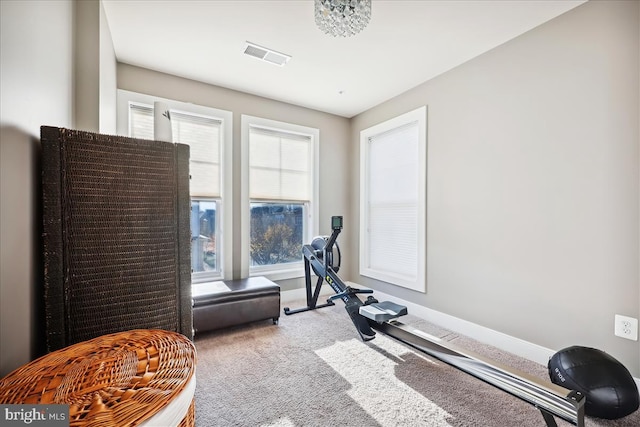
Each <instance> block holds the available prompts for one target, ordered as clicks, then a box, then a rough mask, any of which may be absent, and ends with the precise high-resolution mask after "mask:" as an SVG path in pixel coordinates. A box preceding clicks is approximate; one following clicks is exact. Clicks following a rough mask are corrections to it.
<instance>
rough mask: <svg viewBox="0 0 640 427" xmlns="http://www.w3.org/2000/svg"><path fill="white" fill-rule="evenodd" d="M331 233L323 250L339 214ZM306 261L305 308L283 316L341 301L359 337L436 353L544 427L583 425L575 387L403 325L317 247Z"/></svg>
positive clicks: (395, 309)
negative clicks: (533, 413) (514, 401)
mask: <svg viewBox="0 0 640 427" xmlns="http://www.w3.org/2000/svg"><path fill="white" fill-rule="evenodd" d="M331 224H332V229H333V234H332V235H331V237H330V238H328V239H327V240H326V242H327V244H326V245H325V247H324V248H323V252H324V254H326V253H327V252H328V251H331V250H332V249H333V245H334V244H335V241H336V239H337V237H338V234H339V233H340V231H341V229H342V217H332V218H331ZM302 251H303V255H304V261H305V282H306V290H307V306H306V307H302V308H299V309H295V310H291V309H289V308H288V307H285V309H284V313H285V314H287V315H290V314H295V313H301V312H303V311H308V310H315V309H318V308H322V307H327V306H331V305H335V304H334V302H333V300H335V299H341V300H342V301H343V302H344V304H345V309H346V310H347V313H348V314H349V317H350V318H351V320H352V322H353V324H354V325H355V327H356V330H357V331H358V333H359V334H360V337H361V338H362V340H363V341H369V340H372V339H373V338H375V332H374V330H375V331H378V332H381V333H383V334H385V335H387V336H389V337H391V338H393V339H395V340H397V341H399V342H401V343H403V344H405V345H407V346H409V347H411V348H413V349H415V350H417V351H419V352H421V353H424V354H426V355H429V356H432V357H435V358H436V359H439V360H441V361H443V362H445V363H447V364H449V365H451V366H453V367H455V368H457V369H460V370H461V371H463V372H466V373H467V374H469V375H472V376H474V377H476V378H478V379H480V380H482V381H484V382H486V383H488V384H491V385H493V386H494V387H497V388H499V389H500V390H503V391H505V392H507V393H509V394H511V395H512V396H515V397H517V398H519V399H522V400H523V401H525V402H528V403H530V404H532V405H533V406H535V407H536V408H537V409H538V410H539V411H540V412H541V413H542V416H543V418H544V421H545V423H546V424H547V426H548V427H557V423H556V421H555V418H554V417H558V418H561V419H563V420H565V421H568V422H570V423H572V424H574V425H576V426H578V427H584V415H585V411H584V404H585V400H586V399H585V396H584V394H582V393H581V392H579V391H575V390H568V389H566V388H564V387H561V386H558V385H556V384H553V383H551V382H548V381H543V380H541V379H539V378H536V377H533V376H531V375H529V374H527V373H525V372H522V371H519V370H517V369H514V368H511V367H508V366H506V365H502V364H500V363H498V362H495V361H493V360H491V359H488V358H486V357H483V356H481V355H478V354H475V353H473V352H470V351H467V350H465V349H462V348H460V347H457V346H455V345H453V344H451V343H447V342H444V341H441V340H440V339H439V338H437V337H434V336H431V335H428V334H426V333H424V332H422V331H420V330H417V329H414V328H412V327H410V326H407V325H405V324H403V323H401V322H399V321H398V320H396V319H397V318H398V317H400V316H402V315H405V314H407V308H406V307H404V306H402V305H399V304H396V303H393V302H390V301H383V302H378V301H377V300H376V299H375V298H374V297H373V296H369V297H368V298H367V300H366V301H365V302H364V303H363V302H362V301H361V300H360V298H358V296H357V294H361V293H371V292H372V291H370V290H361V289H355V288H351V287H350V286H347V285H346V284H345V283H344V282H343V281H342V280H341V279H340V277H338V275H337V273H336V272H335V271H334V269H333V266H332V257H330V256H326V255H325V256H322V259H319V258H318V255H317V254H318V248H315V247H313V246H312V245H305V246H304V247H303V249H302ZM312 268H313V271H314V272H315V273H316V274H317V275H318V281H317V283H316V287H315V289H312V285H311V269H312ZM324 281H326V282H327V283H328V284H329V286H331V288H332V289H333V290H334V291H335V293H336V294H335V295H333V296H332V297H330V298H329V299H328V300H327V303H326V304H321V305H318V304H317V300H318V297H319V295H320V289H321V286H322V284H323V282H324Z"/></svg>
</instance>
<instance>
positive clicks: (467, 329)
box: [349, 283, 640, 393]
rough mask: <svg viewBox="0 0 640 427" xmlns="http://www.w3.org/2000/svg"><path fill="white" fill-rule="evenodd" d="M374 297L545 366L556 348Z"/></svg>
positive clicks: (413, 305) (388, 298)
mask: <svg viewBox="0 0 640 427" xmlns="http://www.w3.org/2000/svg"><path fill="white" fill-rule="evenodd" d="M349 285H350V286H354V287H358V286H357V285H356V284H355V283H351V284H349ZM374 295H375V297H376V299H378V300H379V301H383V300H386V301H392V302H395V303H396V304H401V305H404V306H406V307H407V309H408V311H409V313H410V314H412V315H414V316H416V317H419V318H421V319H424V320H426V321H428V322H431V323H433V324H435V325H438V326H441V327H443V328H446V329H449V330H451V331H453V332H457V333H459V334H462V335H466V336H468V337H469V338H473V339H475V340H477V341H480V342H483V343H485V344H489V345H492V346H494V347H496V348H499V349H501V350H504V351H508V352H509V353H512V354H515V355H517V356H520V357H523V358H525V359H527V360H531V361H533V362H536V363H539V364H541V365H543V366H547V362H548V361H549V358H550V357H551V356H553V355H554V354H555V353H556V350H551V349H549V348H546V347H543V346H540V345H537V344H533V343H530V342H528V341H525V340H522V339H520V338H516V337H512V336H511V335H507V334H505V333H502V332H498V331H495V330H493V329H490V328H487V327H484V326H480V325H478V324H476V323H472V322H469V321H467V320H464V319H460V318H458V317H455V316H451V315H449V314H445V313H442V312H439V311H436V310H432V309H430V308H427V307H424V306H422V305H418V304H416V303H413V302H410V301H405V300H403V299H401V298H397V297H394V296H392V295H388V294H385V293H384V292H380V291H375V294H374ZM633 379H634V380H635V382H636V385H637V386H638V391H639V393H640V378H635V377H634V378H633Z"/></svg>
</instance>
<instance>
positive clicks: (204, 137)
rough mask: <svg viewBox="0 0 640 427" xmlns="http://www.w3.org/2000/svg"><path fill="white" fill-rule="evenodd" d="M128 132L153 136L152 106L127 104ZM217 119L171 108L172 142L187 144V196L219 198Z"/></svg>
mask: <svg viewBox="0 0 640 427" xmlns="http://www.w3.org/2000/svg"><path fill="white" fill-rule="evenodd" d="M129 123H130V132H129V134H130V135H131V136H132V137H134V138H145V139H153V107H151V106H147V105H142V104H137V103H131V104H130V107H129ZM221 124H222V122H221V121H220V120H217V119H214V118H211V117H205V116H201V115H197V114H192V113H183V112H180V111H173V110H172V111H171V130H172V137H173V140H174V141H175V142H180V143H182V144H187V145H189V147H190V150H189V151H190V160H189V170H190V174H191V182H190V193H191V197H220V185H221V179H220V138H221Z"/></svg>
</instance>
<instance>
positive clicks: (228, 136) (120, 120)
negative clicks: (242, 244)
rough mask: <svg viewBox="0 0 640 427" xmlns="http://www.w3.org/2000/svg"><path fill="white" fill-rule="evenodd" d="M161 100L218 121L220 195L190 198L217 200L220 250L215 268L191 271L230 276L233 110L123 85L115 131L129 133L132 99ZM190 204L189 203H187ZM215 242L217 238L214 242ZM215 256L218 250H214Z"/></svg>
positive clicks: (197, 279)
mask: <svg viewBox="0 0 640 427" xmlns="http://www.w3.org/2000/svg"><path fill="white" fill-rule="evenodd" d="M156 101H159V102H164V103H166V104H167V105H168V106H169V108H170V109H171V110H176V111H179V112H181V113H183V114H192V115H196V116H204V117H208V118H213V119H215V120H219V121H220V135H221V138H222V140H221V141H220V147H219V149H220V153H219V158H220V180H221V181H222V182H221V183H220V197H219V198H203V197H201V198H191V197H190V200H208V201H212V200H215V201H216V210H217V211H219V213H220V215H219V217H217V218H216V223H217V224H216V232H219V235H217V236H216V239H218V238H219V239H220V240H221V243H222V244H221V245H220V249H221V252H222V253H221V254H220V257H219V259H217V260H216V261H217V262H218V261H219V262H218V267H219V269H218V271H216V272H196V273H193V272H192V273H191V282H192V283H202V282H210V281H214V280H220V279H222V280H230V279H232V275H233V258H232V256H233V237H232V233H233V203H232V202H233V197H232V196H233V151H232V147H233V113H232V112H231V111H226V110H220V109H217V108H213V107H206V106H203V105H196V104H191V103H186V102H181V101H176V100H172V99H167V98H162V97H158V96H151V95H146V94H143V93H139V92H132V91H128V90H124V89H118V90H117V121H116V132H117V134H118V135H122V136H129V135H130V129H129V128H130V123H129V106H130V104H131V103H137V104H142V105H145V106H151V107H153V104H154V102H156ZM190 205H191V203H190ZM216 244H217V242H216ZM216 256H217V254H216Z"/></svg>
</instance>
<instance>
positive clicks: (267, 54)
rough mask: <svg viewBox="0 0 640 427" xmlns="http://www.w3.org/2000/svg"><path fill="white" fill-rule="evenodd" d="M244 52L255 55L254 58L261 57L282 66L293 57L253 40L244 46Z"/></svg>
mask: <svg viewBox="0 0 640 427" xmlns="http://www.w3.org/2000/svg"><path fill="white" fill-rule="evenodd" d="M244 53H245V55H249V56H253V57H254V58H257V59H261V60H263V61H266V62H269V63H270V64H275V65H278V66H280V67H282V66H284V65H285V64H286V63H287V62H289V59H291V57H290V56H289V55H285V54H284V53H280V52H276V51H275V50H272V49H268V48H266V47H262V46H258V45H257V44H253V43H251V42H247V46H246V47H245V48H244Z"/></svg>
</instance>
